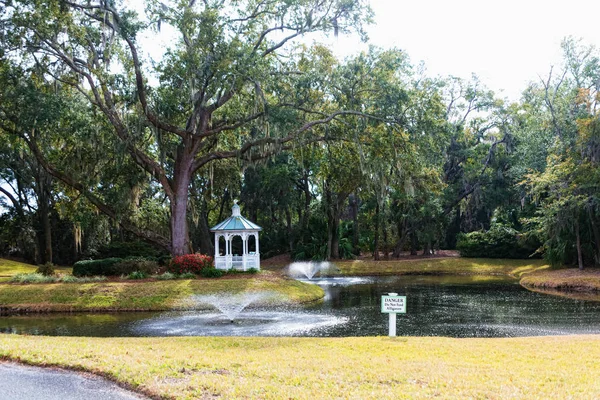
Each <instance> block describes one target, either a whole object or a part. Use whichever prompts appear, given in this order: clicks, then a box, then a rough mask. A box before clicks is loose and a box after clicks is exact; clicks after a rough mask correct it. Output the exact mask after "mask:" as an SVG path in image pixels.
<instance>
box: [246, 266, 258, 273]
mask: <svg viewBox="0 0 600 400" xmlns="http://www.w3.org/2000/svg"><path fill="white" fill-rule="evenodd" d="M247 272H248V273H250V274H258V270H257V269H256V268H254V267H252V268H249V269H248V271H247Z"/></svg>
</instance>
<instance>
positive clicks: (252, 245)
mask: <svg viewBox="0 0 600 400" xmlns="http://www.w3.org/2000/svg"><path fill="white" fill-rule="evenodd" d="M255 253H256V238H255V237H254V236H250V237H249V238H248V254H255Z"/></svg>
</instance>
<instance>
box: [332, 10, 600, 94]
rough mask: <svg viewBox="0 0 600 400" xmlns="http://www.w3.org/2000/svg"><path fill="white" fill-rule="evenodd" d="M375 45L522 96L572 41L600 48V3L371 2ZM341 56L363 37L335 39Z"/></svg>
mask: <svg viewBox="0 0 600 400" xmlns="http://www.w3.org/2000/svg"><path fill="white" fill-rule="evenodd" d="M371 6H372V8H373V10H374V11H375V23H376V25H374V26H371V27H369V29H368V32H369V36H370V42H371V43H372V44H375V45H377V46H380V47H383V48H390V47H398V48H400V49H402V50H405V51H406V52H407V53H408V55H409V56H410V58H411V60H412V61H413V63H414V64H416V63H418V62H419V61H421V60H423V61H424V62H425V66H426V68H427V71H428V74H429V75H431V76H436V75H442V76H447V75H455V76H459V77H463V78H469V77H470V76H471V73H475V74H477V75H478V76H479V78H480V79H481V81H482V83H483V84H485V85H486V86H487V87H488V88H489V89H492V90H494V92H496V94H497V95H500V96H501V97H508V98H509V99H510V100H513V101H516V100H518V99H519V96H520V93H521V91H522V90H523V89H524V88H525V86H526V84H527V83H528V82H529V81H532V80H533V81H539V77H538V76H542V77H544V76H545V77H547V76H548V72H549V70H550V66H551V65H556V66H557V67H558V66H559V65H560V61H561V49H560V43H561V41H562V39H563V38H565V37H566V36H573V37H575V38H582V39H583V43H585V44H586V45H591V44H593V45H595V46H597V47H599V46H600V29H599V25H600V24H599V22H600V21H599V17H600V14H599V12H600V2H598V1H592V0H570V1H562V2H558V1H556V0H547V1H542V0H520V1H517V0H504V1H486V0H446V1H443V0H371ZM328 43H331V44H332V45H333V46H334V47H335V49H336V51H337V52H338V54H340V55H347V54H351V53H353V52H355V51H356V50H357V47H358V45H357V39H356V38H348V37H341V36H340V37H338V38H337V39H335V38H332V39H330V40H328Z"/></svg>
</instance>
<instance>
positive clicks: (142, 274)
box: [127, 271, 148, 279]
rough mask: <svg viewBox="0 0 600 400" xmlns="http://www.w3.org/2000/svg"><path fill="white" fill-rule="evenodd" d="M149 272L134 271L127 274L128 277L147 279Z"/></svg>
mask: <svg viewBox="0 0 600 400" xmlns="http://www.w3.org/2000/svg"><path fill="white" fill-rule="evenodd" d="M147 277H148V274H147V273H145V272H142V271H133V272H132V273H130V274H129V275H127V279H146V278H147Z"/></svg>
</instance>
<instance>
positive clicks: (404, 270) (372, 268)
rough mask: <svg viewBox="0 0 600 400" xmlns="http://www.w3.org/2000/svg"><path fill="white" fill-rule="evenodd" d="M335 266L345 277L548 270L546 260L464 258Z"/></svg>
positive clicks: (511, 273)
mask: <svg viewBox="0 0 600 400" xmlns="http://www.w3.org/2000/svg"><path fill="white" fill-rule="evenodd" d="M334 265H335V267H336V268H337V269H338V270H339V271H338V272H337V273H338V274H342V275H488V276H498V275H506V276H511V277H513V278H519V277H521V275H523V274H525V273H529V272H533V271H538V270H542V269H546V268H549V265H548V264H547V263H546V262H545V261H544V260H511V259H493V258H489V259H488V258H461V257H446V258H422V259H408V260H391V261H364V260H353V261H336V262H335V263H334Z"/></svg>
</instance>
